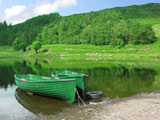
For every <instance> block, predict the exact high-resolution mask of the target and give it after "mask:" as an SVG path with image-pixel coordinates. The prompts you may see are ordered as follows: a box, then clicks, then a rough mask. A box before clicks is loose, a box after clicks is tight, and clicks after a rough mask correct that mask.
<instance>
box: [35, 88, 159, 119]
mask: <svg viewBox="0 0 160 120" xmlns="http://www.w3.org/2000/svg"><path fill="white" fill-rule="evenodd" d="M159 113H160V90H156V91H154V92H151V93H145V92H143V93H138V94H136V95H134V96H131V97H127V98H117V99H113V100H111V101H110V102H108V103H106V104H100V105H89V108H84V107H79V106H74V107H73V108H71V109H65V110H64V112H62V113H59V114H57V115H51V116H43V115H38V119H42V120H53V119H54V120H75V119H77V120H147V119H148V120H159V119H160V114H159ZM38 119H37V120H38Z"/></svg>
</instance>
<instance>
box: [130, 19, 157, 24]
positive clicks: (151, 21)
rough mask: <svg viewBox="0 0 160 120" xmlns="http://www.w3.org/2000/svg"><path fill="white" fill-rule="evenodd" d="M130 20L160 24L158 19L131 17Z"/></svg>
mask: <svg viewBox="0 0 160 120" xmlns="http://www.w3.org/2000/svg"><path fill="white" fill-rule="evenodd" d="M131 21H132V22H136V23H140V24H151V25H156V24H160V19H156V18H155V19H131Z"/></svg>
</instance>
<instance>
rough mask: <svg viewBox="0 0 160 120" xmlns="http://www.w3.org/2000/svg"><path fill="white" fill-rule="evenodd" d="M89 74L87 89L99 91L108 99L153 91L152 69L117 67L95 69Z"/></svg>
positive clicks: (153, 75) (153, 71) (153, 73)
mask: <svg viewBox="0 0 160 120" xmlns="http://www.w3.org/2000/svg"><path fill="white" fill-rule="evenodd" d="M95 71H96V72H95ZM89 74H90V77H89V83H88V89H89V90H101V91H103V92H104V95H105V96H106V97H109V98H115V97H126V96H131V95H134V94H136V93H138V92H142V91H143V92H144V91H152V90H153V89H155V88H154V86H153V83H154V81H155V76H156V71H155V70H153V69H148V68H134V67H133V68H126V67H124V66H121V65H119V66H111V67H108V68H96V70H93V71H92V70H91V71H90V73H89ZM159 87H160V85H159Z"/></svg>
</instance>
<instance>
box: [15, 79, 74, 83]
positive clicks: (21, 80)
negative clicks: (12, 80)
mask: <svg viewBox="0 0 160 120" xmlns="http://www.w3.org/2000/svg"><path fill="white" fill-rule="evenodd" d="M24 80H25V79H20V80H19V79H16V81H19V82H24V83H54V82H72V81H76V80H75V79H71V80H59V81H58V80H56V81H40V82H33V81H27V80H26V81H24Z"/></svg>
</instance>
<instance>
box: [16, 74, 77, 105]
mask: <svg viewBox="0 0 160 120" xmlns="http://www.w3.org/2000/svg"><path fill="white" fill-rule="evenodd" d="M14 78H15V82H16V84H17V86H18V87H19V88H21V89H22V90H24V91H27V92H31V93H34V94H38V95H43V96H50V97H54V98H58V99H62V100H65V101H67V102H69V103H72V102H74V100H75V88H76V80H75V79H73V78H69V79H59V78H53V77H42V76H38V75H32V74H27V75H18V74H15V75H14Z"/></svg>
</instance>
